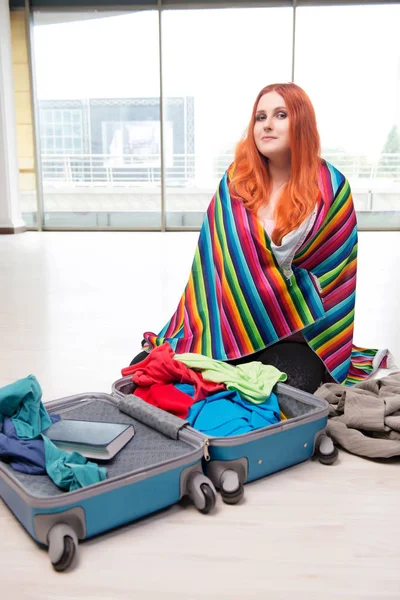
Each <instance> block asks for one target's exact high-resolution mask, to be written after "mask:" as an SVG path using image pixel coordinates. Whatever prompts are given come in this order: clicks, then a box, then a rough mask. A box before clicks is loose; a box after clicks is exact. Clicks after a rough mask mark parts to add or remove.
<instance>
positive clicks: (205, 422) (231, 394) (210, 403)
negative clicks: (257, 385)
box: [175, 383, 280, 437]
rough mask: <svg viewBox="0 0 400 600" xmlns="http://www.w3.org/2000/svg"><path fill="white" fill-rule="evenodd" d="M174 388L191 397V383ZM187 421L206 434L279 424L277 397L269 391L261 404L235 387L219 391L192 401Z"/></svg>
mask: <svg viewBox="0 0 400 600" xmlns="http://www.w3.org/2000/svg"><path fill="white" fill-rule="evenodd" d="M175 387H176V388H178V389H179V390H180V391H181V392H184V393H185V394H188V395H189V396H192V397H193V396H194V387H193V386H192V385H189V384H181V383H179V384H175ZM187 420H188V421H189V423H190V425H191V426H192V427H194V428H195V429H197V430H198V431H201V432H202V433H205V434H206V435H210V436H214V437H229V436H232V435H240V434H243V433H248V432H250V431H254V430H255V429H261V428H262V427H268V425H274V424H275V423H279V421H280V410H279V403H278V398H277V397H276V395H275V394H274V393H271V394H270V396H269V397H268V398H267V399H266V400H265V401H264V402H263V403H262V404H253V403H252V402H248V401H247V400H244V399H243V398H242V397H241V396H240V394H239V392H237V391H236V390H223V391H222V392H217V393H215V394H211V395H210V396H207V398H206V399H205V400H200V401H198V402H195V403H194V404H192V406H191V407H190V410H189V415H188V418H187Z"/></svg>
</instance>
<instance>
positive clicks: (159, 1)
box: [157, 0, 166, 231]
mask: <svg viewBox="0 0 400 600" xmlns="http://www.w3.org/2000/svg"><path fill="white" fill-rule="evenodd" d="M161 8H162V0H157V10H158V53H159V74H160V150H161V152H160V167H161V231H165V226H166V214H165V160H164V90H163V66H162V65H163V59H162V11H161Z"/></svg>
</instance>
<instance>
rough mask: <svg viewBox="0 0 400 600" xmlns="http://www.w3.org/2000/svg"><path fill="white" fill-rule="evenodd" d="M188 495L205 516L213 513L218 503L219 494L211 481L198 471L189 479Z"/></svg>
mask: <svg viewBox="0 0 400 600" xmlns="http://www.w3.org/2000/svg"><path fill="white" fill-rule="evenodd" d="M187 494H188V495H189V497H190V499H191V500H192V501H193V503H194V505H195V506H196V508H197V510H198V511H199V512H201V513H203V515H207V514H208V513H209V512H211V511H212V509H213V508H214V506H215V503H216V501H217V492H216V491H215V488H214V486H213V484H212V483H211V481H210V479H208V477H206V476H205V475H204V474H203V473H200V472H198V471H196V472H194V473H192V474H191V476H190V477H189V479H188V482H187Z"/></svg>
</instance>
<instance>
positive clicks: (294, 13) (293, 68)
mask: <svg viewBox="0 0 400 600" xmlns="http://www.w3.org/2000/svg"><path fill="white" fill-rule="evenodd" d="M296 9H297V0H293V22H292V83H294V70H295V61H296Z"/></svg>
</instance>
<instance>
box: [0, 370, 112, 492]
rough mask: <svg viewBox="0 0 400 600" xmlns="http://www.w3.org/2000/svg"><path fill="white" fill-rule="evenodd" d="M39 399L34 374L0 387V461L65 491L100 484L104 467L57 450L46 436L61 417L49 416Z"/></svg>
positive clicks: (40, 395) (37, 385) (104, 474)
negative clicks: (47, 478) (48, 478)
mask: <svg viewBox="0 0 400 600" xmlns="http://www.w3.org/2000/svg"><path fill="white" fill-rule="evenodd" d="M41 398H42V390H41V388H40V385H39V382H38V381H37V379H36V377H35V376H34V375H29V376H28V377H25V378H24V379H19V380H18V381H16V382H15V383H11V384H10V385H6V386H5V387H3V388H0V460H1V461H3V462H5V463H7V464H9V465H10V466H11V467H12V468H13V469H14V470H15V471H20V472H21V473H28V474H30V475H45V474H47V475H48V476H49V477H50V479H51V480H52V481H53V483H55V485H57V486H58V487H59V488H60V489H62V490H64V491H73V490H77V489H79V488H82V487H85V486H87V485H91V484H93V483H97V482H99V481H103V480H104V479H105V478H106V470H105V469H104V468H103V467H99V466H98V465H97V464H95V463H93V462H89V461H88V460H87V459H86V458H85V457H84V456H82V455H81V454H79V453H78V452H72V453H71V454H69V453H68V452H64V451H63V450H60V449H59V448H57V446H55V445H54V444H53V442H52V441H51V440H49V438H48V437H47V436H46V435H45V432H46V430H47V429H48V428H49V427H50V425H52V423H56V422H57V421H59V420H60V416H59V415H53V414H52V415H49V414H48V413H47V410H46V408H45V407H44V404H43V403H42V400H41Z"/></svg>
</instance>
